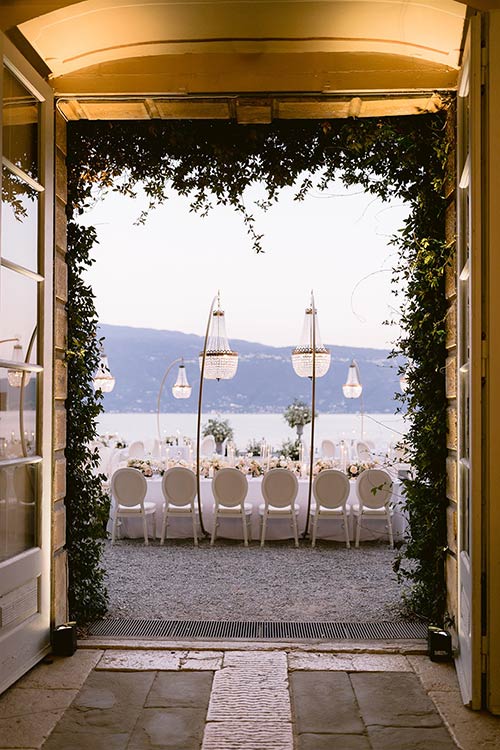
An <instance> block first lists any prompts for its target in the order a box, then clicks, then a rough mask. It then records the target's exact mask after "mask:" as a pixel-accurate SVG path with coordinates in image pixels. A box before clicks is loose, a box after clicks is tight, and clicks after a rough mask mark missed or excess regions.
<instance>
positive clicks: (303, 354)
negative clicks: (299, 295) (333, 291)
mask: <svg viewBox="0 0 500 750" xmlns="http://www.w3.org/2000/svg"><path fill="white" fill-rule="evenodd" d="M313 325H314V327H315V330H314V340H315V357H314V359H315V375H316V377H317V378H321V377H323V375H326V373H327V372H328V369H329V367H330V359H331V355H330V351H329V350H328V349H327V348H326V347H325V346H323V344H322V342H321V336H320V334H319V326H318V313H317V311H316V309H314V310H313V307H312V306H311V307H308V308H307V310H306V313H305V317H304V325H303V327H302V335H301V337H300V342H299V345H298V346H296V347H295V349H294V350H293V351H292V365H293V369H294V370H295V372H296V373H297V375H299V377H301V378H312V376H313Z"/></svg>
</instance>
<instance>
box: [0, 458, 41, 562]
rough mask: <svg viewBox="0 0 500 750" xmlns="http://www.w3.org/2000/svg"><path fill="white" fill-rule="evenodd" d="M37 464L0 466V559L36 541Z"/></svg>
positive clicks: (32, 544)
mask: <svg viewBox="0 0 500 750" xmlns="http://www.w3.org/2000/svg"><path fill="white" fill-rule="evenodd" d="M37 480H38V470H37V465H29V464H28V465H27V466H2V467H1V468H0V561H2V560H7V559H8V558H10V557H14V555H18V554H19V553H20V552H24V550H27V549H30V548H31V547H34V546H35V544H36V502H37V501H36V498H37Z"/></svg>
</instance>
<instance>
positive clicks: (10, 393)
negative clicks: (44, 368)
mask: <svg viewBox="0 0 500 750" xmlns="http://www.w3.org/2000/svg"><path fill="white" fill-rule="evenodd" d="M9 381H10V382H9ZM21 386H22V387H21ZM36 391H37V375H36V373H34V372H32V373H26V374H25V375H24V377H23V375H22V374H21V377H19V371H14V370H6V369H4V368H0V460H5V459H9V458H26V457H27V456H34V455H35V454H36V438H35V436H36V407H37V403H36ZM21 436H22V437H21Z"/></svg>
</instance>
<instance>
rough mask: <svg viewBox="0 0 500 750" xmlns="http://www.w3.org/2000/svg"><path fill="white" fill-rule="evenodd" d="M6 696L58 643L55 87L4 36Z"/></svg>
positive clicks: (1, 332)
mask: <svg viewBox="0 0 500 750" xmlns="http://www.w3.org/2000/svg"><path fill="white" fill-rule="evenodd" d="M0 51H1V53H2V75H1V79H0V80H1V84H0V85H1V94H2V96H1V105H0V106H1V108H2V112H1V120H0V122H1V123H2V128H1V149H2V175H1V187H2V206H1V214H0V220H1V223H0V229H1V231H0V692H1V691H3V690H4V689H5V688H6V687H8V686H9V685H10V684H12V683H13V682H14V681H15V680H16V679H18V678H19V677H20V676H21V675H22V674H24V672H26V671H27V670H28V669H30V667H32V666H33V665H34V664H36V662H37V661H39V660H40V659H41V658H42V657H43V655H44V654H45V653H46V652H47V650H48V649H49V647H50V521H51V512H50V511H51V447H52V445H51V444H52V424H51V423H52V294H53V283H52V276H53V271H52V266H53V207H54V206H53V140H54V138H53V101H52V90H51V89H50V87H49V86H48V85H47V84H46V83H45V82H44V80H43V79H42V78H40V76H38V75H37V74H36V72H35V71H34V70H33V69H32V68H31V66H30V65H28V64H27V62H26V61H25V59H24V58H23V57H22V56H21V55H19V54H18V52H17V50H16V49H15V48H14V47H13V46H12V45H11V44H10V43H9V42H8V40H7V39H6V38H5V37H3V36H2V35H0Z"/></svg>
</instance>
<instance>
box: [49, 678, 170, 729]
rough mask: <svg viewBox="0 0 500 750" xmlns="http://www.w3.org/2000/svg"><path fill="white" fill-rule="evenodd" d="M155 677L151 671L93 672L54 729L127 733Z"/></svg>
mask: <svg viewBox="0 0 500 750" xmlns="http://www.w3.org/2000/svg"><path fill="white" fill-rule="evenodd" d="M154 678H155V673H154V672H95V671H94V672H92V674H91V675H90V677H89V678H88V679H87V681H86V683H85V685H84V686H83V688H82V689H81V690H80V692H79V693H78V695H77V697H76V698H75V700H74V701H73V703H72V705H71V706H70V708H68V709H67V711H65V713H64V716H63V717H62V719H61V721H60V722H59V723H58V725H57V727H56V728H55V730H54V731H55V733H62V734H66V735H69V734H72V733H75V734H87V735H92V736H94V735H97V734H110V735H119V734H122V733H128V734H130V733H131V732H132V730H133V728H134V726H135V722H136V721H137V717H138V716H139V714H140V712H141V710H142V707H143V705H144V702H145V701H146V697H147V695H148V693H149V690H150V689H151V685H152V684H153V680H154Z"/></svg>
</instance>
